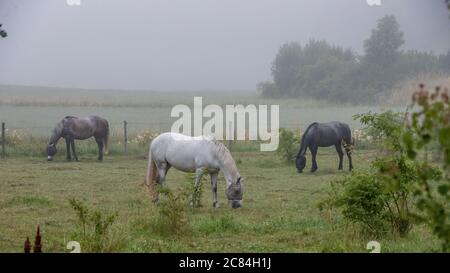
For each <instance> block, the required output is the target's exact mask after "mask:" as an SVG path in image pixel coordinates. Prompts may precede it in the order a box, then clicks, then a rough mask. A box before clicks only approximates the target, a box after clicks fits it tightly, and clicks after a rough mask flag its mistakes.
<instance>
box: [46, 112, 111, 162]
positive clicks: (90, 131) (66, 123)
mask: <svg viewBox="0 0 450 273" xmlns="http://www.w3.org/2000/svg"><path fill="white" fill-rule="evenodd" d="M90 137H94V138H95V141H96V142H97V145H98V160H103V153H104V152H107V150H108V137H109V124H108V121H107V120H106V119H104V118H101V117H97V116H89V117H85V118H77V117H72V116H67V117H65V118H64V119H63V120H61V121H60V122H59V123H58V125H56V127H55V129H54V130H53V135H52V137H51V138H50V141H49V143H48V145H47V156H48V157H47V159H48V160H49V161H51V160H52V159H53V156H54V155H55V154H56V143H57V142H58V140H59V139H60V138H64V139H65V140H66V147H67V160H72V157H71V155H70V148H71V147H72V153H73V157H74V158H75V160H77V161H78V157H77V154H76V152H75V139H81V140H83V139H88V138H90Z"/></svg>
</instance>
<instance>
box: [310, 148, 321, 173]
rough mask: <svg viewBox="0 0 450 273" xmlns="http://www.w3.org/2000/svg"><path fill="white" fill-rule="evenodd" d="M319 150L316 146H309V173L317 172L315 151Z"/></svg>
mask: <svg viewBox="0 0 450 273" xmlns="http://www.w3.org/2000/svg"><path fill="white" fill-rule="evenodd" d="M318 149H319V147H318V146H316V145H313V146H309V150H310V152H311V158H312V166H311V172H312V173H313V172H315V171H317V161H316V156H317V150H318Z"/></svg>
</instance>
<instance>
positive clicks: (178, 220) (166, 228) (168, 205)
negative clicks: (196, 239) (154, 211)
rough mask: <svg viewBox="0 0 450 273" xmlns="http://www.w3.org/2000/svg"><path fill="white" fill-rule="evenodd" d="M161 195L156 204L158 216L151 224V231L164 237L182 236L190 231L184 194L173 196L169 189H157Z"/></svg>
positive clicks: (185, 195)
mask: <svg viewBox="0 0 450 273" xmlns="http://www.w3.org/2000/svg"><path fill="white" fill-rule="evenodd" d="M158 191H159V194H160V195H162V196H161V198H160V201H159V204H158V215H157V219H156V221H155V222H154V223H153V224H152V228H153V231H155V232H157V233H159V234H161V235H165V236H170V235H177V236H179V235H183V234H186V233H187V232H188V231H189V230H190V222H189V215H188V212H187V209H186V208H187V206H186V200H187V199H186V197H187V196H188V195H187V194H186V193H185V192H181V193H179V194H174V193H173V192H172V191H171V190H170V189H169V188H167V187H164V188H161V187H160V188H158Z"/></svg>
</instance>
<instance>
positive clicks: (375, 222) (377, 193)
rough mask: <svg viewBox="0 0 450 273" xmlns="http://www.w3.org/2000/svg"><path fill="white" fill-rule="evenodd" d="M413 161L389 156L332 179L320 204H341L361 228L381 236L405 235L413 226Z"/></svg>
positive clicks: (335, 205)
mask: <svg viewBox="0 0 450 273" xmlns="http://www.w3.org/2000/svg"><path fill="white" fill-rule="evenodd" d="M416 170H417V169H416V167H415V165H414V164H413V162H411V161H407V160H398V159H397V158H387V159H382V160H378V161H376V162H374V163H373V164H372V169H371V170H370V171H359V172H353V173H352V174H350V175H349V176H346V177H344V178H341V179H338V180H336V181H333V182H332V189H333V191H332V192H331V193H330V195H329V197H328V198H327V199H326V200H325V201H323V202H322V203H321V204H320V208H321V209H322V210H323V209H325V208H339V209H341V210H342V214H343V216H344V218H346V219H347V220H349V221H350V222H353V223H356V224H357V225H359V226H360V227H361V228H362V232H363V233H366V234H369V235H375V236H381V235H383V234H386V233H387V232H388V231H390V232H391V233H398V234H400V235H405V234H407V233H408V232H409V230H410V229H411V227H412V217H411V215H410V213H409V212H410V206H411V192H412V185H413V183H415V182H417V179H418V175H417V171H416Z"/></svg>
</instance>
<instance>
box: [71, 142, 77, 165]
mask: <svg viewBox="0 0 450 273" xmlns="http://www.w3.org/2000/svg"><path fill="white" fill-rule="evenodd" d="M70 146H72V154H73V157H74V158H75V160H76V161H78V156H77V153H76V152H75V139H74V138H73V137H71V138H70Z"/></svg>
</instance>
